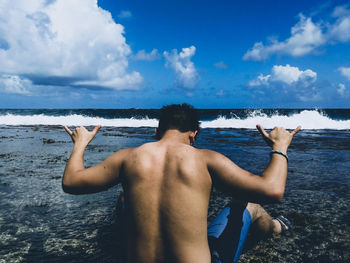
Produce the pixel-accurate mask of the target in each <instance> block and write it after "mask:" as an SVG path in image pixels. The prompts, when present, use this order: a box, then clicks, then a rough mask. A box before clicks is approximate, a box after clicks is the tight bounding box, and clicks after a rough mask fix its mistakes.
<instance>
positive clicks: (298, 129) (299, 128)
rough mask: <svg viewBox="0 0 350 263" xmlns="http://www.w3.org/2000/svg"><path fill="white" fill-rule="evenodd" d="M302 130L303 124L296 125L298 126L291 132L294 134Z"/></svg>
mask: <svg viewBox="0 0 350 263" xmlns="http://www.w3.org/2000/svg"><path fill="white" fill-rule="evenodd" d="M300 130H301V126H300V125H299V126H298V127H296V128H295V129H294V131H292V132H291V134H292V135H293V136H294V135H295V134H297V133H298V132H299V131H300Z"/></svg>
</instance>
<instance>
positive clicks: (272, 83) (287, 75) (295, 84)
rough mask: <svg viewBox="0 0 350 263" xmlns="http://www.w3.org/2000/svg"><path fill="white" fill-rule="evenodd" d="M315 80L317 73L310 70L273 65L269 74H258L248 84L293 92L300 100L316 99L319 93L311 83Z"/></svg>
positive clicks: (278, 91) (279, 91)
mask: <svg viewBox="0 0 350 263" xmlns="http://www.w3.org/2000/svg"><path fill="white" fill-rule="evenodd" d="M316 80H317V73H316V72H314V71H312V70H310V69H306V70H300V69H299V68H298V67H292V66H290V65H288V64H287V65H285V66H282V65H275V66H273V67H272V70H271V74H268V75H265V76H264V75H263V74H260V75H259V76H258V77H257V78H256V79H253V80H251V81H250V82H249V83H248V86H249V87H251V88H258V89H259V88H264V87H265V88H267V89H270V90H274V91H276V92H277V93H279V94H281V92H282V93H283V94H293V95H294V96H296V97H297V98H298V99H299V100H301V101H307V100H309V101H310V100H318V99H320V95H319V93H318V91H317V90H316V88H315V87H314V86H313V84H314V83H315V82H316Z"/></svg>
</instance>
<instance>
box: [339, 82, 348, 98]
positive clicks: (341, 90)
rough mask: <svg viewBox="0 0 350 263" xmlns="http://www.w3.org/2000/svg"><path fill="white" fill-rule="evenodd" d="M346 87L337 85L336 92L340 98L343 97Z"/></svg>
mask: <svg viewBox="0 0 350 263" xmlns="http://www.w3.org/2000/svg"><path fill="white" fill-rule="evenodd" d="M345 90H346V86H345V85H344V84H343V83H339V85H338V89H337V92H338V94H339V95H340V96H341V97H344V96H345Z"/></svg>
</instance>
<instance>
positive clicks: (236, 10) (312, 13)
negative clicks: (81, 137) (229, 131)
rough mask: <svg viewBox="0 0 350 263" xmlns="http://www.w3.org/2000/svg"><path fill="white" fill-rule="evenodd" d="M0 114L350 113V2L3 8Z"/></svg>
mask: <svg viewBox="0 0 350 263" xmlns="http://www.w3.org/2000/svg"><path fill="white" fill-rule="evenodd" d="M0 17H2V18H3V19H0V108H131V107H135V108H159V107H161V106H162V105H164V104H170V103H182V102H188V103H191V104H193V105H194V106H196V107H198V108H274V107H278V108H314V107H320V108H349V107H350V2H349V1H312V0H310V1H301V0H294V1H289V0H285V1H263V0H254V1H243V0H242V1H230V0H216V1H214V0H210V1H209V0H202V1H199V0H187V1H184V0H181V1H180V0H179V1H164V0H163V1H161V0H153V1H141V0H138V1H133V0H128V1H126V0H122V1H120V0H113V1H112V0H100V1H95V0H71V1H64V0H18V1H16V6H15V5H14V4H13V2H12V1H11V0H1V1H0Z"/></svg>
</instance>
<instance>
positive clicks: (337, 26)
mask: <svg viewBox="0 0 350 263" xmlns="http://www.w3.org/2000/svg"><path fill="white" fill-rule="evenodd" d="M333 17H336V18H337V20H336V22H335V23H334V24H333V25H331V26H330V29H329V37H330V39H335V40H338V41H340V42H347V41H349V40H350V10H348V9H346V8H345V7H344V6H338V7H336V8H335V9H334V12H333Z"/></svg>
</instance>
